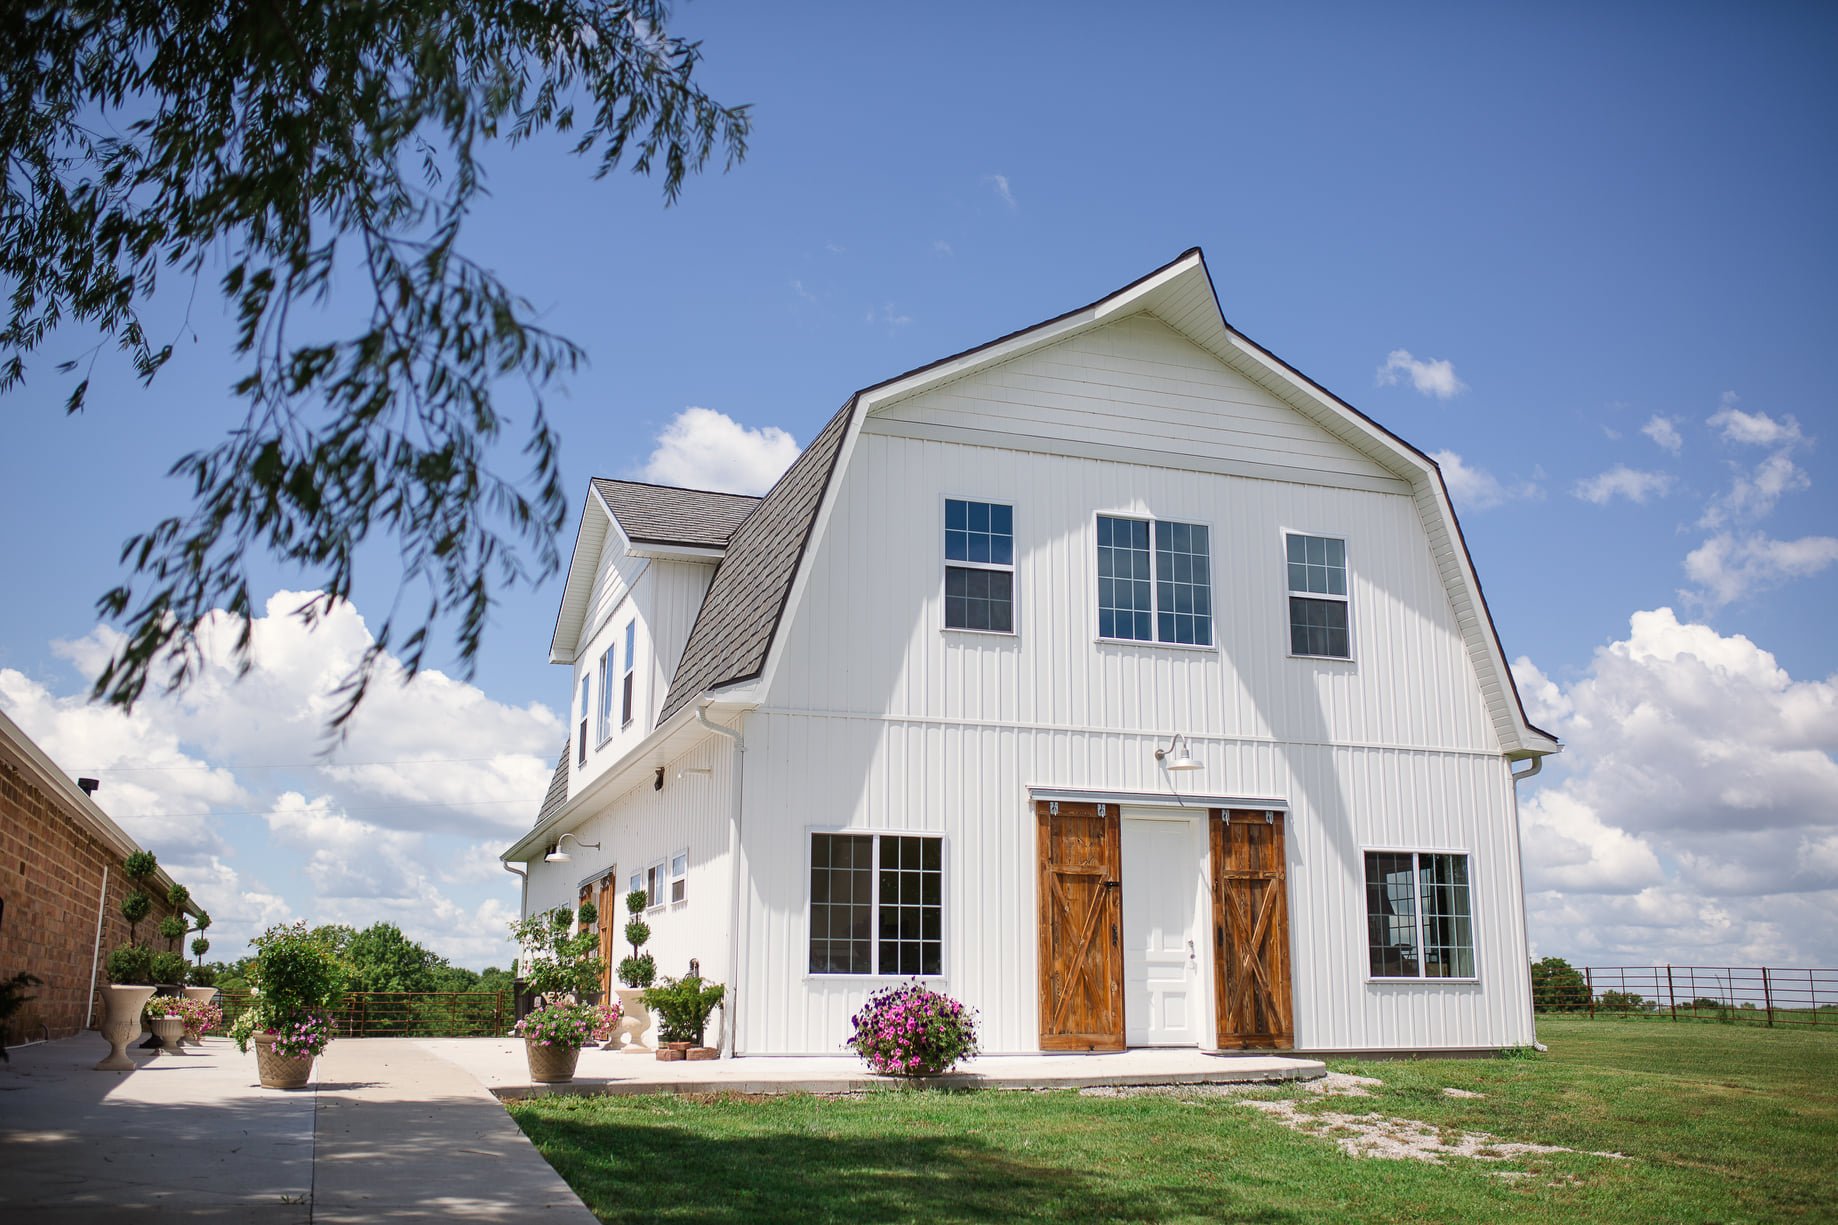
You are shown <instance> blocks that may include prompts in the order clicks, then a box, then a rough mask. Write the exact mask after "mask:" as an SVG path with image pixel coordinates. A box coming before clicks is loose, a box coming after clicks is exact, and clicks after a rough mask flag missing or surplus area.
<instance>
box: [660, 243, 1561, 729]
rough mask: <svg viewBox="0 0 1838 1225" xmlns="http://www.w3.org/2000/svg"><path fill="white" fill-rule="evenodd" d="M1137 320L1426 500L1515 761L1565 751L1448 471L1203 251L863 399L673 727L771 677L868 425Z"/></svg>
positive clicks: (715, 640) (736, 608) (825, 455)
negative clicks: (1520, 667)
mask: <svg viewBox="0 0 1838 1225" xmlns="http://www.w3.org/2000/svg"><path fill="white" fill-rule="evenodd" d="M1136 314H1148V315H1152V316H1153V317H1154V318H1156V319H1159V320H1160V321H1161V322H1162V323H1164V324H1166V325H1167V326H1169V327H1170V328H1173V329H1174V330H1175V331H1176V332H1178V333H1180V334H1181V335H1182V336H1184V337H1186V338H1187V339H1188V340H1190V341H1191V342H1192V343H1194V344H1195V345H1197V346H1199V347H1200V348H1201V349H1203V350H1205V351H1206V352H1208V353H1211V354H1212V355H1213V356H1214V357H1216V358H1218V359H1219V360H1220V361H1222V362H1224V363H1225V364H1226V365H1227V366H1229V367H1231V368H1232V369H1234V370H1236V371H1238V372H1239V373H1241V374H1243V375H1244V376H1245V377H1247V378H1249V379H1251V380H1252V381H1253V382H1255V383H1257V384H1258V385H1260V386H1262V387H1264V388H1265V389H1267V390H1268V391H1270V392H1271V393H1272V394H1274V395H1275V396H1277V397H1278V398H1279V399H1281V400H1282V401H1283V402H1284V403H1286V404H1288V405H1289V406H1290V407H1291V408H1293V409H1294V410H1295V411H1296V412H1298V413H1300V414H1301V415H1302V416H1304V417H1306V418H1308V419H1309V420H1311V421H1313V422H1315V423H1316V424H1317V425H1319V426H1320V427H1321V428H1323V429H1325V430H1326V431H1327V432H1329V433H1330V434H1332V435H1334V436H1335V437H1336V438H1339V439H1340V440H1341V441H1343V442H1345V443H1346V444H1347V445H1348V446H1350V447H1352V448H1353V449H1354V450H1356V451H1358V452H1360V453H1362V454H1364V455H1365V456H1367V457H1369V458H1370V459H1371V460H1372V461H1373V462H1374V463H1376V464H1377V465H1379V466H1380V467H1382V468H1383V469H1385V470H1386V471H1388V472H1390V473H1393V474H1395V476H1396V478H1397V481H1396V482H1395V483H1393V482H1391V481H1390V480H1389V479H1387V484H1388V485H1390V486H1391V487H1393V488H1400V487H1401V488H1405V489H1407V490H1408V491H1409V493H1410V495H1411V496H1412V497H1413V499H1414V501H1415V502H1416V505H1417V510H1418V514H1419V516H1420V517H1421V519H1422V522H1423V525H1424V528H1425V531H1426V532H1427V533H1428V536H1429V542H1430V546H1431V549H1432V550H1433V552H1434V555H1435V559H1436V563H1437V566H1438V568H1439V569H1440V570H1441V574H1442V579H1443V584H1444V586H1445V588H1446V590H1447V592H1448V595H1449V600H1450V603H1451V605H1452V607H1453V609H1454V612H1455V616H1456V619H1457V622H1458V624H1459V626H1460V629H1461V633H1462V636H1463V638H1464V640H1465V641H1466V644H1467V648H1468V653H1469V656H1470V658H1471V660H1472V662H1473V664H1474V669H1475V674H1476V675H1477V676H1478V677H1479V678H1480V683H1481V687H1482V690H1483V691H1484V693H1485V696H1486V699H1487V703H1488V707H1489V710H1490V712H1491V715H1492V720H1493V724H1494V729H1495V732H1496V734H1497V735H1498V737H1499V741H1500V743H1501V745H1502V746H1504V749H1505V751H1506V753H1507V755H1508V756H1511V757H1515V758H1523V757H1535V756H1540V755H1543V754H1546V753H1552V752H1556V751H1557V749H1558V743H1557V740H1556V738H1555V737H1554V736H1552V735H1551V734H1550V733H1549V732H1546V731H1544V730H1543V729H1541V728H1538V727H1536V726H1534V725H1533V724H1532V723H1531V722H1530V720H1528V719H1527V718H1526V715H1525V709H1524V706H1523V704H1522V703H1521V702H1520V699H1519V693H1518V689H1517V687H1516V686H1515V685H1514V683H1513V678H1512V671H1511V669H1510V668H1509V667H1508V665H1507V661H1506V655H1505V651H1504V650H1503V649H1502V647H1501V645H1500V640H1499V635H1498V633H1497V632H1496V630H1495V628H1494V625H1493V618H1492V615H1491V613H1490V612H1489V611H1488V608H1487V601H1486V597H1485V595H1484V594H1483V593H1482V591H1481V586H1480V581H1479V579H1478V578H1477V576H1476V575H1475V571H1474V562H1473V558H1472V557H1471V556H1470V554H1469V552H1468V548H1467V544H1466V542H1465V541H1464V540H1463V538H1462V533H1461V525H1460V523H1459V521H1458V520H1457V519H1456V515H1455V509H1454V507H1453V505H1452V504H1451V502H1450V500H1449V493H1448V488H1447V486H1446V484H1445V483H1444V481H1443V477H1442V471H1441V469H1440V468H1439V467H1438V466H1437V464H1436V461H1435V460H1434V459H1432V458H1430V456H1428V455H1426V454H1425V453H1424V452H1422V451H1420V450H1418V449H1417V448H1416V447H1413V446H1411V445H1410V444H1409V443H1407V442H1405V441H1404V440H1403V439H1401V438H1399V437H1398V436H1397V435H1395V434H1393V433H1391V432H1390V431H1389V430H1386V429H1385V428H1383V427H1382V426H1380V425H1379V424H1378V423H1377V422H1375V421H1373V420H1372V419H1371V418H1370V417H1367V416H1366V415H1365V414H1363V413H1361V412H1360V411H1359V410H1357V409H1355V408H1354V407H1352V406H1351V405H1350V404H1348V403H1346V402H1345V401H1344V400H1341V399H1340V398H1339V397H1337V396H1335V395H1333V394H1332V393H1331V392H1329V391H1327V390H1326V389H1325V388H1323V387H1322V386H1321V385H1320V384H1318V383H1316V382H1314V381H1313V380H1312V379H1310V378H1308V377H1307V376H1306V375H1304V374H1302V373H1301V372H1300V371H1298V370H1297V369H1296V368H1295V367H1293V366H1291V365H1289V364H1288V363H1287V362H1284V361H1283V360H1282V359H1280V358H1278V357H1277V356H1276V355H1275V354H1273V353H1271V352H1270V351H1269V350H1268V349H1265V348H1264V347H1263V346H1262V345H1259V344H1257V343H1256V342H1255V341H1253V340H1251V339H1249V338H1248V337H1246V336H1244V335H1243V334H1242V333H1240V332H1238V331H1237V330H1235V329H1234V328H1233V327H1232V326H1231V325H1230V324H1229V323H1228V322H1227V321H1226V319H1225V315H1224V313H1223V311H1222V310H1221V309H1220V306H1219V300H1218V295H1217V293H1216V292H1215V291H1214V288H1213V283H1212V278H1211V275H1210V274H1209V273H1208V272H1207V270H1206V263H1205V259H1204V257H1203V256H1202V255H1201V253H1200V250H1199V248H1197V247H1195V248H1192V249H1190V250H1188V251H1186V252H1183V253H1182V254H1181V255H1180V256H1179V257H1178V258H1176V259H1175V260H1174V261H1172V262H1171V263H1168V264H1166V265H1164V266H1162V267H1161V268H1158V269H1156V270H1155V271H1154V272H1151V273H1149V274H1148V275H1147V276H1145V277H1143V278H1141V279H1140V280H1137V281H1134V282H1132V283H1130V284H1129V285H1126V286H1124V287H1123V288H1122V289H1119V290H1117V291H1116V292H1115V293H1112V294H1109V295H1107V296H1105V297H1103V298H1100V299H1099V300H1098V301H1096V302H1093V303H1090V304H1089V305H1086V306H1082V307H1079V308H1078V309H1076V310H1072V311H1068V312H1066V313H1065V314H1063V315H1060V316H1057V317H1056V318H1053V319H1049V320H1047V321H1046V322H1044V323H1039V324H1035V325H1034V326H1032V327H1028V328H1023V329H1021V330H1020V331H1016V332H1012V333H1010V334H1008V335H1007V336H1003V337H1000V338H998V339H996V340H992V341H989V342H988V343H986V344H982V345H978V346H977V347H975V348H973V349H967V350H965V351H964V352H962V353H958V354H955V355H953V356H951V357H946V358H942V359H940V360H938V361H935V362H932V363H930V364H928V365H925V366H921V367H919V368H918V369H915V370H911V371H908V372H907V373H905V374H901V375H897V376H895V377H894V378H891V379H887V380H885V381H883V382H881V383H877V384H875V385H873V386H872V387H867V388H864V389H862V390H861V391H858V392H856V393H855V394H854V395H853V396H851V397H850V398H849V400H848V402H847V403H846V404H844V405H843V406H842V409H841V410H840V411H839V412H838V413H837V414H836V415H835V416H834V417H833V418H831V419H830V421H829V423H828V424H827V425H826V426H824V428H823V430H822V432H820V433H819V434H818V436H817V437H816V438H815V439H814V440H813V441H812V442H811V445H810V446H809V447H807V448H806V449H805V451H804V453H803V454H802V455H801V456H799V458H798V460H797V462H796V463H794V464H793V465H792V466H791V468H790V469H789V470H788V471H787V472H786V473H785V475H784V476H782V477H781V478H780V479H779V481H778V483H777V484H776V485H774V486H773V488H772V489H771V490H770V491H769V492H768V493H767V495H766V497H765V498H764V499H763V500H762V501H761V502H760V503H759V505H758V506H757V507H755V508H754V510H753V511H752V513H751V514H749V515H748V516H747V518H746V519H745V520H744V521H743V522H742V523H741V524H740V526H739V527H738V529H737V530H736V531H735V532H734V534H733V536H732V537H731V538H730V539H729V541H728V542H727V548H726V550H725V552H724V554H723V556H722V559H721V563H720V565H719V567H718V568H717V570H716V572H715V576H714V580H713V582H712V583H711V585H710V587H709V589H708V593H707V595H706V596H705V598H704V600H703V604H702V609H701V612H700V614H699V615H698V617H697V620H696V624H695V627H694V629H693V630H692V631H691V632H690V636H689V641H688V643H687V645H686V647H685V649H684V653H683V658H682V661H681V663H680V664H679V666H678V668H677V670H676V673H675V676H674V677H673V678H672V682H671V686H670V692H669V695H668V697H667V698H666V699H665V702H664V706H663V710H662V712H661V715H660V720H659V721H660V723H662V722H664V721H667V720H668V719H669V718H670V717H671V716H672V715H673V714H675V713H677V712H678V711H679V710H681V709H682V708H683V707H684V706H685V705H686V704H688V703H689V702H691V701H693V700H694V699H696V698H697V697H698V696H699V695H701V694H704V693H707V692H709V691H710V690H714V689H720V688H723V687H726V686H731V685H737V684H740V683H743V682H746V681H751V680H756V679H759V678H761V677H763V676H767V675H768V674H769V673H770V670H771V667H772V664H773V651H774V646H775V641H776V639H777V637H778V634H777V631H778V627H779V626H780V625H781V624H783V623H784V621H785V619H786V616H787V614H788V612H789V611H790V610H791V609H793V608H794V607H795V605H796V602H797V598H798V593H799V578H800V575H801V574H802V573H803V571H804V570H805V569H806V567H805V566H804V564H803V563H804V559H805V558H806V557H807V556H808V555H809V553H810V550H811V546H812V543H813V541H815V540H819V539H821V536H822V532H823V526H824V517H825V513H826V508H827V505H828V503H829V502H830V501H831V499H830V497H829V493H830V491H831V490H832V489H833V487H834V486H835V484H836V481H835V474H836V472H837V470H838V469H839V468H840V467H841V466H843V465H845V464H847V462H848V456H849V453H850V450H851V448H852V446H853V443H854V439H855V437H856V436H857V434H858V432H859V431H860V429H861V425H862V421H863V419H864V418H865V417H866V416H867V415H869V414H870V413H872V412H874V411H875V410H876V409H878V408H882V407H885V406H888V405H890V404H893V403H895V402H897V401H899V400H903V399H906V398H908V397H910V396H914V395H917V394H920V393H921V392H925V391H931V390H933V389H935V388H937V387H940V386H943V385H944V384H947V383H950V382H953V381H955V380H957V379H961V378H964V377H967V376H969V375H971V374H974V373H976V372H978V371H981V370H984V369H987V368H988V367H990V366H993V365H995V364H997V363H999V362H1005V361H1009V360H1012V359H1013V358H1015V357H1018V356H1021V355H1022V354H1024V353H1028V352H1032V351H1034V350H1036V349H1040V348H1043V347H1045V346H1047V345H1051V344H1056V343H1059V342H1061V341H1063V340H1067V339H1069V338H1071V337H1073V336H1076V335H1078V334H1080V333H1082V332H1086V331H1089V330H1092V329H1094V328H1098V327H1102V326H1105V325H1106V324H1109V323H1114V322H1116V321H1118V320H1121V319H1124V318H1128V317H1129V316H1131V315H1136ZM994 441H995V440H994V439H993V438H992V442H994ZM1268 475H1270V476H1272V477H1276V478H1278V479H1282V478H1283V477H1286V476H1288V475H1290V474H1289V473H1287V472H1286V471H1283V470H1278V469H1273V470H1272V471H1270V472H1269V474H1268Z"/></svg>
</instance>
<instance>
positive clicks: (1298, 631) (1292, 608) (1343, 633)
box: [1289, 595, 1353, 659]
mask: <svg viewBox="0 0 1838 1225" xmlns="http://www.w3.org/2000/svg"><path fill="white" fill-rule="evenodd" d="M1289 649H1290V651H1292V652H1293V653H1295V654H1297V655H1328V656H1332V657H1333V658H1335V659H1351V658H1352V657H1353V640H1352V636H1351V635H1350V634H1348V633H1347V606H1346V604H1345V602H1344V601H1341V600H1314V599H1309V598H1307V597H1304V596H1299V595H1298V596H1290V597H1289Z"/></svg>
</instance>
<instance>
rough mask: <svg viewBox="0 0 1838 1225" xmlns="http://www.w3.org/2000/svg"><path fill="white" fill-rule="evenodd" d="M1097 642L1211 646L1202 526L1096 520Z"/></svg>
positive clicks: (1208, 539)
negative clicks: (1115, 640)
mask: <svg viewBox="0 0 1838 1225" xmlns="http://www.w3.org/2000/svg"><path fill="white" fill-rule="evenodd" d="M1098 637H1100V638H1117V639H1122V640H1125V641H1130V642H1166V643H1173V644H1176V645H1180V646H1206V647H1209V646H1211V645H1212V644H1213V577H1212V534H1211V532H1210V531H1209V530H1208V529H1207V527H1206V525H1205V524H1201V523H1172V522H1165V521H1163V520H1159V519H1157V520H1153V521H1151V520H1147V519H1124V518H1121V517H1118V516H1115V515H1099V516H1098Z"/></svg>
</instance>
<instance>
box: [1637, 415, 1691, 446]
mask: <svg viewBox="0 0 1838 1225" xmlns="http://www.w3.org/2000/svg"><path fill="white" fill-rule="evenodd" d="M1640 432H1641V433H1642V434H1645V435H1646V436H1647V437H1648V438H1651V439H1652V440H1653V443H1654V445H1655V446H1657V447H1658V448H1659V449H1660V450H1662V451H1667V452H1670V453H1671V454H1673V455H1677V454H1678V453H1679V452H1680V451H1682V450H1684V449H1685V439H1684V436H1683V435H1681V434H1680V433H1679V432H1678V418H1677V417H1662V416H1660V415H1659V414H1658V413H1654V414H1653V415H1652V416H1651V417H1649V418H1647V423H1646V424H1645V425H1643V426H1641V427H1640Z"/></svg>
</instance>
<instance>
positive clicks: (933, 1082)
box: [420, 1038, 1327, 1100]
mask: <svg viewBox="0 0 1838 1225" xmlns="http://www.w3.org/2000/svg"><path fill="white" fill-rule="evenodd" d="M420 1045H421V1046H422V1047H423V1048H425V1049H426V1050H427V1051H429V1052H431V1053H433V1054H435V1055H438V1056H440V1057H441V1058H442V1059H445V1060H449V1061H451V1062H452V1063H454V1064H457V1065H458V1066H460V1067H463V1068H465V1069H466V1071H467V1072H468V1073H469V1074H470V1075H471V1076H472V1077H473V1078H474V1079H476V1080H477V1081H478V1082H479V1083H480V1084H482V1085H484V1086H485V1087H486V1088H488V1089H490V1090H491V1091H492V1092H493V1093H495V1094H497V1095H498V1096H499V1097H500V1098H504V1099H507V1100H509V1099H516V1098H526V1097H540V1096H543V1095H545V1094H551V1093H585V1094H594V1093H745V1094H770V1093H860V1092H864V1091H867V1090H872V1089H886V1088H902V1087H906V1086H909V1085H920V1086H925V1087H931V1088H946V1089H1081V1088H1088V1087H1091V1086H1094V1085H1201V1084H1242V1083H1247V1082H1256V1081H1288V1080H1313V1079H1315V1078H1316V1077H1318V1076H1324V1075H1326V1074H1327V1066H1326V1065H1325V1064H1323V1063H1321V1062H1320V1061H1319V1060H1315V1059H1299V1058H1294V1057H1291V1056H1286V1055H1268V1054H1238V1053H1231V1054H1219V1055H1213V1054H1208V1053H1207V1052H1205V1051H1198V1050H1193V1049H1191V1048H1185V1049H1183V1048H1169V1049H1143V1050H1131V1051H1121V1052H1118V1053H1116V1054H1101V1055H1083V1054H1080V1055H989V1056H984V1057H981V1058H978V1059H975V1060H972V1061H971V1062H970V1063H969V1064H968V1065H967V1066H966V1069H965V1070H964V1071H961V1072H954V1073H951V1074H950V1075H947V1076H936V1077H929V1078H926V1079H924V1080H916V1081H913V1080H904V1079H901V1078H898V1077H892V1076H876V1075H873V1074H872V1073H870V1072H868V1071H867V1070H865V1069H864V1068H863V1066H862V1062H861V1060H860V1059H857V1058H856V1057H855V1056H853V1055H833V1056H749V1057H746V1058H741V1059H711V1060H707V1061H701V1062H696V1063H691V1062H688V1061H687V1060H684V1061H678V1062H675V1063H663V1062H660V1061H658V1060H657V1059H656V1058H655V1057H653V1056H650V1055H628V1054H625V1053H624V1052H622V1051H603V1050H600V1049H598V1048H594V1047H589V1048H588V1049H587V1050H584V1051H582V1052H581V1061H580V1064H579V1065H578V1067H577V1069H576V1073H575V1079H574V1081H573V1082H572V1083H570V1084H566V1085H534V1084H531V1083H530V1074H529V1067H528V1065H527V1064H526V1063H525V1061H524V1054H523V1043H522V1042H520V1041H517V1040H514V1039H503V1038H426V1039H422V1040H420Z"/></svg>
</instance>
